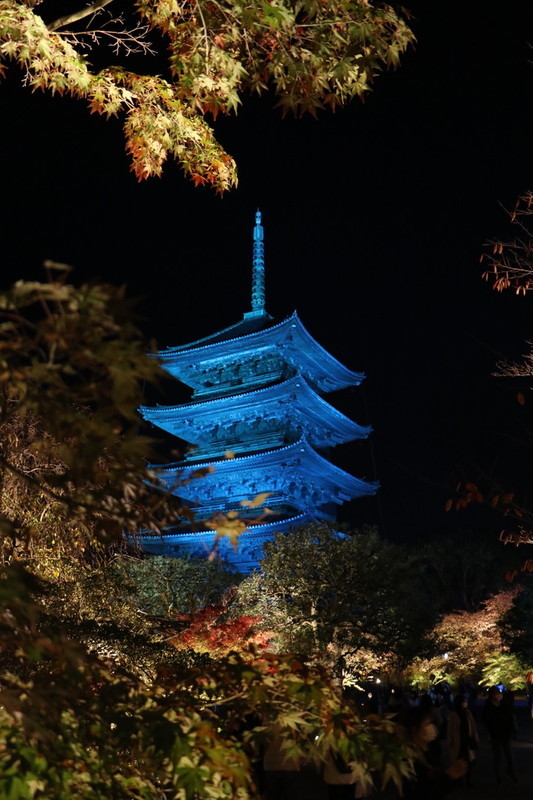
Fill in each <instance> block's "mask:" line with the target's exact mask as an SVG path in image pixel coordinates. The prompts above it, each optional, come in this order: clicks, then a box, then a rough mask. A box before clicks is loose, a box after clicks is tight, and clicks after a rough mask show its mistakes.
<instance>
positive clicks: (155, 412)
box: [139, 375, 372, 447]
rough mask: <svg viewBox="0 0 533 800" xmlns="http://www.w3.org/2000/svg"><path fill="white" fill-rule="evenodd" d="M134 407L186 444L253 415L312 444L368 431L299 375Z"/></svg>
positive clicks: (249, 419)
mask: <svg viewBox="0 0 533 800" xmlns="http://www.w3.org/2000/svg"><path fill="white" fill-rule="evenodd" d="M139 411H140V413H141V414H142V416H143V417H144V419H146V420H148V421H149V422H151V423H153V424H154V425H157V426H158V427H159V428H162V429H163V430H165V431H167V432H168V433H171V434H172V435H174V436H178V437H180V438H181V439H184V440H185V441H187V442H190V443H192V444H199V443H201V442H202V441H204V440H205V439H206V437H208V436H209V433H210V432H211V431H212V430H213V428H215V426H220V427H223V428H227V427H229V426H230V425H231V424H232V423H234V422H250V423H252V422H253V421H255V420H258V419H264V420H270V419H272V418H278V419H280V420H283V419H287V420H288V421H289V422H290V423H292V426H293V427H299V428H300V429H301V430H302V431H305V435H306V438H307V440H308V441H309V442H310V443H311V444H313V445H314V446H318V447H326V446H332V445H336V444H340V443H342V442H348V441H351V440H353V439H362V438H366V437H367V436H368V435H369V433H370V432H371V431H372V428H371V427H370V426H364V425H358V424H357V423H356V422H353V420H351V419H349V418H348V417H347V416H345V415H344V414H343V413H341V412H340V411H338V410H337V409H336V408H334V407H333V406H332V405H331V404H330V403H328V402H327V401H326V400H324V399H323V398H322V397H320V395H318V394H317V393H316V392H315V391H314V389H313V388H312V387H311V386H309V384H308V383H307V381H306V380H305V378H304V377H303V376H302V375H296V376H295V377H293V378H289V379H288V380H286V381H282V382H281V383H276V384H274V385H272V386H267V387H265V388H262V389H256V390H255V391H251V392H242V393H240V394H234V395H229V396H227V397H218V398H216V399H214V400H204V401H203V402H197V403H184V404H181V405H175V406H156V407H149V406H141V408H140V409H139Z"/></svg>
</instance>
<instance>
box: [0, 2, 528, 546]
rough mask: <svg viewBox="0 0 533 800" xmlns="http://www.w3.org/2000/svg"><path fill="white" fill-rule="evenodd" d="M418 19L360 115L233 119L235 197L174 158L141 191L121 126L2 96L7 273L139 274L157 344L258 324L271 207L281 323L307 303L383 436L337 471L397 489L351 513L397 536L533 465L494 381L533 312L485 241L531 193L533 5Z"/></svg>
mask: <svg viewBox="0 0 533 800" xmlns="http://www.w3.org/2000/svg"><path fill="white" fill-rule="evenodd" d="M407 5H410V8H411V9H412V11H413V13H414V20H413V23H412V24H413V27H414V29H415V32H416V35H417V38H418V43H417V46H416V48H415V49H413V50H412V51H411V52H410V53H409V54H408V55H407V56H405V57H404V59H403V63H402V66H401V67H400V68H399V69H398V70H397V71H395V72H387V73H384V74H383V75H382V76H381V77H380V78H379V79H377V80H376V83H375V87H374V91H373V92H372V93H371V94H370V95H368V97H367V98H366V100H365V102H364V103H361V102H359V101H355V102H353V103H352V104H351V105H350V106H349V107H347V108H346V109H344V110H342V111H340V112H337V113H336V114H334V115H332V114H329V113H326V112H324V113H323V114H321V115H320V117H319V119H318V120H313V119H311V118H309V119H307V118H306V119H303V120H294V119H285V120H283V121H282V120H281V116H280V114H279V112H278V111H277V110H274V109H273V103H272V101H271V99H269V98H268V97H266V98H264V99H260V100H257V99H251V100H247V101H245V103H244V106H243V108H242V110H241V111H240V113H239V115H238V116H237V117H231V118H226V119H222V120H218V121H217V123H216V130H217V131H218V135H219V137H220V139H221V140H222V142H223V144H224V145H225V146H226V148H227V149H228V151H229V152H230V153H231V154H232V155H233V156H234V157H235V158H236V160H237V163H238V165H239V175H240V185H239V188H238V189H237V190H234V191H233V192H231V193H230V194H228V195H227V196H225V197H223V198H220V197H218V196H216V195H214V194H213V193H211V192H210V191H209V190H207V189H198V188H194V187H193V186H192V184H190V183H189V182H188V181H187V180H186V179H185V178H184V177H182V174H181V173H180V171H179V169H178V168H177V167H176V165H174V164H173V163H169V164H168V165H167V167H166V169H165V172H164V175H163V177H162V178H161V179H151V180H150V181H148V182H144V183H142V184H139V183H137V181H136V179H135V178H134V176H133V174H132V173H131V172H130V171H129V164H128V161H127V157H126V155H125V154H124V147H123V139H122V133H121V130H120V125H119V123H118V122H116V121H111V122H106V121H104V120H103V119H101V118H98V117H96V116H89V114H88V112H87V111H86V110H85V107H84V106H83V103H81V102H76V101H73V100H69V99H65V98H51V97H50V96H49V95H41V94H40V93H39V94H35V95H32V94H30V92H29V91H28V90H24V89H22V88H21V87H20V86H19V83H18V81H17V76H16V75H15V72H14V71H13V73H12V74H11V75H10V76H8V78H7V79H6V80H4V81H3V82H2V84H0V100H1V104H2V106H1V107H2V112H3V113H2V123H1V126H0V145H1V149H0V158H1V163H2V186H3V192H2V206H3V208H2V215H1V218H0V232H1V237H2V243H3V264H4V266H3V270H4V275H5V278H6V281H7V280H9V279H11V278H15V277H27V278H35V277H38V276H39V275H40V265H41V263H42V261H43V260H44V259H46V258H51V259H54V260H56V261H62V262H67V263H70V264H72V265H73V266H74V267H75V270H76V271H75V276H78V278H79V280H84V279H87V278H89V277H96V276H100V277H101V278H103V279H105V280H107V281H110V282H115V283H122V282H126V283H127V284H128V286H129V289H130V293H131V294H132V295H142V296H143V297H144V301H143V305H142V309H143V313H144V316H145V320H144V323H143V329H144V331H145V333H146V335H147V337H154V338H155V339H156V340H157V342H158V344H159V346H161V347H164V346H167V345H175V344H182V343H184V342H187V341H191V340H194V339H195V338H198V337H200V336H203V335H207V334H209V333H211V332H213V331H215V330H217V329H219V328H221V327H224V326H226V325H230V324H232V323H234V322H236V321H238V320H239V319H240V317H241V316H242V313H243V312H244V311H246V310H248V308H249V305H250V277H251V233H252V226H253V216H254V212H255V209H256V207H258V206H259V207H260V208H261V210H262V212H263V221H264V225H265V236H266V248H265V250H266V263H267V307H268V309H269V311H270V312H271V313H272V314H273V315H275V316H278V317H283V316H285V315H286V314H288V313H291V312H292V311H293V310H294V309H295V308H296V309H298V312H299V314H300V317H301V319H302V321H303V322H304V324H305V325H306V327H307V328H308V330H309V331H310V332H311V333H312V334H313V335H314V336H315V338H317V339H318V340H319V341H320V342H321V344H323V345H324V346H325V347H326V348H327V349H328V350H330V352H331V353H332V354H333V355H335V356H336V357H337V358H339V359H340V360H341V361H343V362H344V363H345V364H346V365H347V366H349V367H350V368H352V369H354V370H362V371H364V372H366V374H367V380H366V381H365V384H364V388H361V389H355V390H351V391H347V392H344V393H339V394H338V395H337V396H336V397H334V398H332V400H333V401H334V403H335V404H336V405H338V406H339V407H340V408H342V410H344V411H345V412H346V413H348V414H349V415H350V416H352V417H354V418H355V419H357V420H358V421H360V422H363V423H368V422H370V423H371V424H372V425H373V426H374V430H375V433H374V435H373V437H372V441H371V443H357V444H354V445H344V446H343V447H342V448H338V449H337V451H336V453H335V459H334V460H335V461H336V463H338V464H339V465H341V466H343V467H344V468H346V469H348V470H349V471H351V472H353V473H354V474H356V475H358V476H363V475H364V476H366V477H367V478H371V479H374V478H375V477H377V478H378V479H379V480H381V483H382V489H381V492H380V495H379V500H369V501H360V502H359V503H354V504H351V506H350V507H349V508H348V509H347V510H346V512H345V515H344V516H345V517H346V518H347V519H348V520H349V521H351V522H353V523H354V524H357V523H358V522H359V521H361V520H363V521H366V522H368V521H373V520H374V521H377V522H379V523H380V524H381V525H382V526H383V530H384V532H385V534H386V535H388V536H390V537H399V536H404V535H406V534H407V533H409V532H411V531H418V532H421V531H426V530H427V531H428V532H431V531H433V530H437V529H439V528H440V527H441V526H442V525H445V526H446V525H447V526H450V525H452V526H453V525H456V524H458V520H457V517H455V518H453V519H452V516H451V515H447V516H445V515H444V514H443V512H442V507H443V503H444V501H445V499H446V497H447V496H448V488H447V487H448V486H450V485H452V484H453V482H454V480H455V479H456V478H457V477H458V476H460V475H461V474H463V475H465V476H468V477H471V476H474V475H475V474H476V469H477V467H478V466H481V467H483V468H484V469H487V470H488V469H489V468H492V467H493V466H494V464H496V468H497V470H498V469H501V470H502V471H503V472H505V471H506V469H507V468H508V462H509V463H510V464H512V465H513V469H514V470H515V473H521V474H522V476H523V475H528V470H529V474H530V472H531V470H530V468H529V463H528V456H527V454H526V453H522V452H521V451H518V454H515V451H514V450H513V451H512V452H511V449H510V448H509V447H508V446H507V444H506V443H505V438H504V436H503V434H505V433H508V432H509V427H510V425H511V427H512V425H514V424H515V423H516V424H518V423H519V422H520V420H519V419H518V417H517V414H520V413H523V412H521V411H520V409H519V408H518V406H517V404H516V403H515V401H514V397H513V393H512V392H507V391H505V386H504V385H503V383H502V381H498V380H496V379H495V378H493V377H491V371H492V369H493V365H494V362H495V361H496V360H497V359H498V357H500V356H501V355H504V354H509V355H511V356H518V355H519V354H520V353H521V352H523V350H524V349H525V348H524V345H523V341H524V340H525V339H526V338H527V337H528V336H529V337H530V336H531V328H530V314H531V300H530V299H529V298H515V297H514V296H512V295H499V294H496V293H494V292H493V291H492V290H491V289H490V288H489V286H488V285H487V284H485V283H483V282H482V281H481V277H480V271H481V270H480V265H479V255H480V252H481V248H482V245H483V243H484V242H485V241H486V240H488V239H490V238H493V237H495V236H497V235H498V234H501V235H506V234H507V233H508V228H507V226H506V216H505V212H504V210H503V208H502V206H503V207H507V208H509V207H511V206H512V205H513V204H514V201H515V199H516V197H517V196H518V195H519V194H520V193H521V192H523V191H525V190H526V189H528V188H532V186H533V183H532V170H531V166H532V163H531V157H530V142H531V138H532V134H533V130H532V111H531V109H532V100H533V98H532V92H531V83H532V80H531V79H532V69H533V68H532V66H531V65H530V64H529V63H528V60H529V59H530V58H531V51H530V49H529V47H528V40H529V41H533V29H532V25H531V22H532V19H531V4H529V3H524V2H518V0H494V1H493V2H491V3H488V2H487V1H486V0H469V2H464V0H463V2H451V1H450V0H426V2H424V1H423V0H415V1H414V2H411V3H410V4H409V3H408V2H407ZM511 423H512V424H511ZM498 465H499V466H498ZM459 522H460V523H461V524H463V523H464V522H465V521H464V520H462V521H459ZM467 522H468V520H467Z"/></svg>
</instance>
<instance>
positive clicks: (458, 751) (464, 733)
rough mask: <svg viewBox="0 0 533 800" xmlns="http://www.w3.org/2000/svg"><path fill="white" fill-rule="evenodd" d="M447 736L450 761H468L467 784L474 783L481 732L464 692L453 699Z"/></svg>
mask: <svg viewBox="0 0 533 800" xmlns="http://www.w3.org/2000/svg"><path fill="white" fill-rule="evenodd" d="M446 738H447V742H448V752H449V755H450V763H451V764H454V763H455V762H456V761H459V760H461V761H463V762H466V764H467V765H468V766H467V770H466V773H465V776H464V777H465V780H466V785H467V786H471V785H472V767H473V765H474V762H475V760H476V751H477V749H478V747H479V734H478V731H477V726H476V721H475V719H474V717H473V715H472V712H471V711H470V709H469V708H468V700H467V699H466V697H465V696H464V695H463V694H458V695H456V697H455V699H454V701H453V711H452V712H451V713H450V717H449V719H448V727H447V733H446Z"/></svg>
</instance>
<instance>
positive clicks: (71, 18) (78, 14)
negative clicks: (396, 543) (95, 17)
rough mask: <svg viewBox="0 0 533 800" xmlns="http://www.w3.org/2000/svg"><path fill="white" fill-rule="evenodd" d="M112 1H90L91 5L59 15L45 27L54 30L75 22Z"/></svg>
mask: <svg viewBox="0 0 533 800" xmlns="http://www.w3.org/2000/svg"><path fill="white" fill-rule="evenodd" d="M112 2H113V0H96V2H94V3H91V5H89V6H86V7H85V8H82V9H81V11H75V12H74V13H73V14H68V15H67V16H64V17H59V18H58V19H56V20H54V22H51V23H50V24H49V25H47V26H46V27H47V28H48V30H49V31H50V32H52V31H56V30H57V29H58V28H63V27H64V26H65V25H69V24H70V23H71V22H77V21H78V20H80V19H84V17H88V16H90V15H91V14H95V13H96V12H97V11H100V9H101V8H103V7H104V6H108V5H109V4H110V3H112Z"/></svg>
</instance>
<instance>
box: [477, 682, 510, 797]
mask: <svg viewBox="0 0 533 800" xmlns="http://www.w3.org/2000/svg"><path fill="white" fill-rule="evenodd" d="M502 699H503V694H502V692H501V690H500V688H499V687H498V686H491V687H490V689H489V695H488V698H487V700H486V702H485V705H484V707H483V716H482V722H483V725H484V726H485V728H486V729H487V732H488V734H489V739H490V744H491V747H492V755H493V759H494V772H495V775H496V783H501V781H502V778H501V772H500V766H501V761H502V755H503V756H504V758H505V763H506V764H507V772H508V773H509V776H510V778H511V780H512V781H515V782H516V780H517V778H516V774H515V770H514V763H513V754H512V752H511V738H512V736H513V730H514V725H513V718H512V713H510V712H509V710H508V709H507V708H506V707H505V704H504V705H503V707H502Z"/></svg>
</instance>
